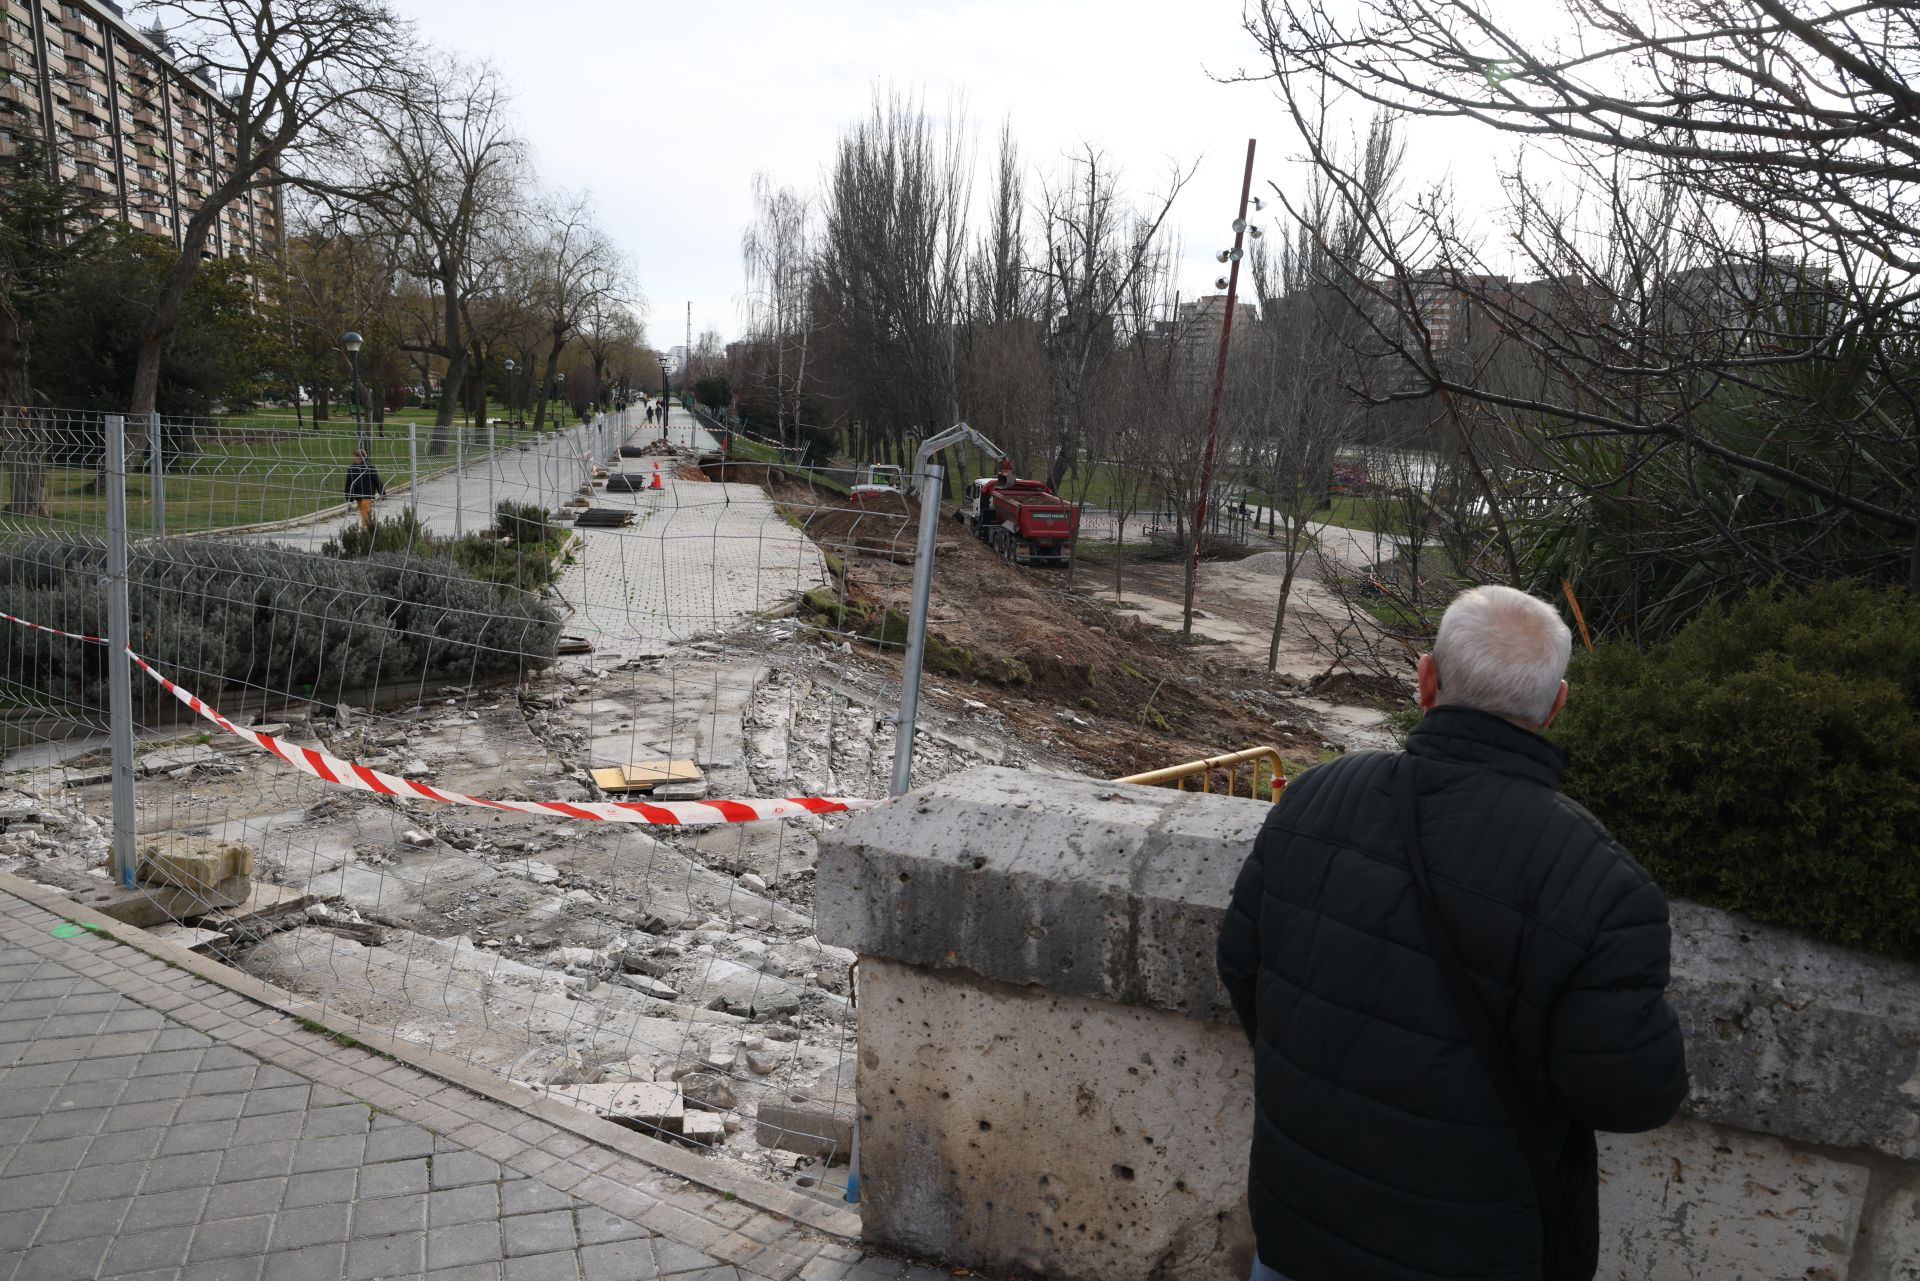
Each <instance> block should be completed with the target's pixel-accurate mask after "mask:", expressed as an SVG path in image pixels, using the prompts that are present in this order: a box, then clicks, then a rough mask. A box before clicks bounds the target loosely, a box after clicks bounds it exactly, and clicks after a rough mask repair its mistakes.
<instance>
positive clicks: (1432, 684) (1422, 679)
mask: <svg viewBox="0 0 1920 1281" xmlns="http://www.w3.org/2000/svg"><path fill="white" fill-rule="evenodd" d="M1418 678H1419V684H1420V706H1422V707H1424V708H1426V709H1427V710H1428V711H1432V710H1433V708H1434V705H1435V704H1436V703H1438V702H1439V701H1440V669H1439V668H1438V667H1437V666H1435V665H1434V661H1433V655H1432V654H1422V655H1420V666H1419V669H1418ZM1555 710H1558V708H1556V709H1555Z"/></svg>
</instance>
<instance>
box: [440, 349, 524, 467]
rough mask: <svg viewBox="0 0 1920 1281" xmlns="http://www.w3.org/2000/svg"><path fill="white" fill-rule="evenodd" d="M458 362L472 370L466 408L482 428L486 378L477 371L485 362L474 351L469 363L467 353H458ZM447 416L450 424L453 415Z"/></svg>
mask: <svg viewBox="0 0 1920 1281" xmlns="http://www.w3.org/2000/svg"><path fill="white" fill-rule="evenodd" d="M460 363H461V364H462V365H463V366H468V367H469V368H471V369H473V370H474V374H473V376H472V377H471V378H468V379H467V409H468V412H469V414H470V416H471V417H472V419H473V421H474V422H476V423H479V424H481V427H482V429H483V430H484V429H485V425H486V421H487V380H486V377H485V376H484V375H483V374H481V373H480V372H479V371H480V370H482V369H484V368H486V363H487V362H486V361H485V360H484V359H482V358H481V356H480V354H479V353H478V352H475V353H474V354H473V360H472V362H471V364H469V362H468V360H467V353H466V352H464V351H463V352H461V353H460ZM461 372H462V375H463V376H464V375H465V370H464V369H463V370H462V371H461ZM447 418H448V420H449V422H448V426H452V422H451V420H452V418H453V415H452V414H451V413H449V414H448V415H447ZM439 430H440V429H439V427H438V425H436V426H435V427H434V433H435V434H436V435H437V434H439ZM507 430H508V431H509V432H511V431H512V430H513V429H512V428H511V427H509V428H508V429H507ZM440 452H442V453H444V452H446V451H445V450H442V451H440Z"/></svg>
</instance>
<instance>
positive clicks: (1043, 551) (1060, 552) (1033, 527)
mask: <svg viewBox="0 0 1920 1281" xmlns="http://www.w3.org/2000/svg"><path fill="white" fill-rule="evenodd" d="M953 518H954V519H955V520H957V521H960V522H961V523H962V524H964V525H966V526H967V527H968V528H969V529H971V530H972V531H973V532H974V534H975V535H976V536H977V537H978V538H979V539H980V541H981V542H983V543H985V544H986V545H987V546H989V547H991V548H993V550H995V551H997V552H999V553H1000V555H1002V556H1003V557H1005V558H1006V559H1007V560H1008V561H1010V562H1012V563H1013V564H1016V565H1064V564H1066V563H1067V557H1068V555H1069V548H1071V546H1072V544H1073V531H1074V529H1075V527H1076V526H1077V525H1078V524H1079V523H1080V512H1079V509H1078V508H1076V507H1075V506H1074V505H1073V504H1072V503H1070V502H1068V501H1067V500H1066V499H1064V498H1062V497H1060V495H1058V494H1056V493H1054V492H1053V490H1051V489H1049V488H1048V487H1047V483H1046V482H1045V481H1042V480H1020V479H1017V478H1016V477H1015V476H1014V475H1013V473H1012V472H1011V471H1002V472H1001V473H1000V474H999V475H997V476H988V477H986V478H985V479H982V480H976V481H974V482H973V494H972V498H971V501H969V502H968V503H967V504H966V505H964V506H962V507H960V508H958V509H957V510H956V511H955V512H954V513H953Z"/></svg>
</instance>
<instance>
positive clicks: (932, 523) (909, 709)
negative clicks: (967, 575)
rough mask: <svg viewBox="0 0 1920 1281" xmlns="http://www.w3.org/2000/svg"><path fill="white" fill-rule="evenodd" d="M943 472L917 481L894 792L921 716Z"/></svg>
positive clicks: (899, 791)
mask: <svg viewBox="0 0 1920 1281" xmlns="http://www.w3.org/2000/svg"><path fill="white" fill-rule="evenodd" d="M946 475H947V472H946V469H945V468H944V467H942V466H941V465H940V464H939V463H928V464H927V474H926V475H925V476H923V477H921V480H920V547H919V550H918V551H916V552H915V553H914V557H913V606H912V612H911V613H909V614H908V615H907V653H906V661H905V662H904V664H903V665H902V667H901V672H900V716H899V718H898V719H897V720H895V721H894V727H895V737H894V743H893V791H892V793H891V795H894V796H901V795H904V794H905V793H906V790H907V788H908V787H909V786H911V776H912V774H913V727H914V722H915V721H916V720H918V719H919V716H920V663H921V658H922V656H923V654H924V652H925V650H926V644H927V603H928V600H929V598H931V597H932V595H933V541H934V539H935V538H937V537H939V534H940V495H941V491H942V487H941V482H942V481H943V480H945V479H946Z"/></svg>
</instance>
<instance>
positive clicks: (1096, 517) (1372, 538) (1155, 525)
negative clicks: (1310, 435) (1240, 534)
mask: <svg viewBox="0 0 1920 1281" xmlns="http://www.w3.org/2000/svg"><path fill="white" fill-rule="evenodd" d="M1247 510H1248V511H1249V512H1250V513H1251V521H1252V527H1251V528H1250V529H1249V531H1248V535H1247V537H1248V542H1249V543H1250V545H1251V546H1252V547H1253V549H1254V550H1255V551H1264V550H1267V549H1268V547H1269V546H1272V547H1278V546H1279V540H1277V539H1269V538H1268V537H1267V534H1266V528H1267V522H1268V521H1269V520H1270V519H1271V518H1272V513H1271V512H1270V511H1269V510H1268V509H1267V508H1265V507H1249V508H1248V509H1247ZM1172 523H1173V518H1172V516H1170V515H1166V514H1164V513H1162V514H1159V515H1156V514H1154V513H1152V512H1145V513H1139V514H1136V515H1133V516H1130V517H1128V518H1127V541H1128V542H1129V543H1145V542H1146V541H1148V539H1150V538H1151V537H1152V536H1153V534H1154V533H1155V532H1156V529H1160V530H1164V529H1168V528H1171V527H1172ZM1114 532H1115V531H1114V522H1113V520H1112V518H1111V517H1110V516H1106V515H1104V514H1100V513H1089V514H1088V518H1087V523H1086V525H1085V526H1084V528H1083V530H1082V532H1081V538H1082V539H1089V538H1098V539H1099V540H1100V541H1101V542H1107V543H1111V542H1113V541H1114ZM1307 533H1308V534H1310V535H1312V537H1313V538H1314V539H1315V540H1316V541H1317V543H1318V545H1319V547H1320V550H1321V551H1322V552H1324V553H1326V555H1327V557H1328V558H1329V559H1330V560H1332V561H1334V562H1335V563H1336V564H1338V565H1340V566H1341V567H1342V568H1344V569H1347V570H1360V569H1364V568H1366V567H1368V566H1371V565H1375V564H1378V563H1379V561H1380V559H1381V558H1382V557H1383V556H1384V557H1387V558H1391V557H1392V556H1393V555H1394V554H1395V553H1396V551H1397V550H1398V548H1399V544H1400V540H1399V539H1397V538H1396V537H1395V536H1394V535H1392V534H1385V535H1382V534H1377V533H1374V532H1372V531H1370V530H1359V529H1348V528H1347V527H1346V526H1344V525H1331V524H1327V523H1325V522H1323V521H1309V522H1308V523H1307Z"/></svg>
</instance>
